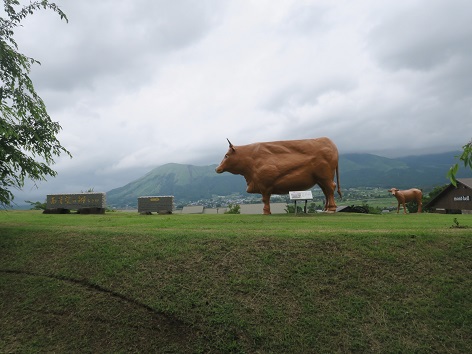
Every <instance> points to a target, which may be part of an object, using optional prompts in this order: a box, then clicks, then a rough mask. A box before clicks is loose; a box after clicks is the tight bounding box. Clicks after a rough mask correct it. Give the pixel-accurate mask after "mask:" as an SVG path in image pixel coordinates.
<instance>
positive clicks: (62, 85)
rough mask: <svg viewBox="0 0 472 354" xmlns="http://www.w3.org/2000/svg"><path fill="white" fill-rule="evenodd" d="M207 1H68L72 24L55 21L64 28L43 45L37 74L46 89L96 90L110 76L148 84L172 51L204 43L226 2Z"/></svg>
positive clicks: (126, 82) (121, 81)
mask: <svg viewBox="0 0 472 354" xmlns="http://www.w3.org/2000/svg"><path fill="white" fill-rule="evenodd" d="M207 4H208V2H205V1H202V2H200V1H199V2H193V1H188V0H181V1H172V2H168V1H154V2H148V1H124V2H120V3H116V2H111V1H107V2H101V3H97V4H96V6H98V7H100V8H101V9H102V11H98V10H97V9H91V8H90V6H89V5H88V4H87V3H86V2H76V3H74V4H69V6H63V9H64V11H65V12H66V13H67V15H68V18H69V24H65V23H60V21H59V20H57V21H53V22H51V23H50V26H52V27H51V31H53V32H54V31H60V33H56V34H55V33H50V34H49V36H50V37H51V38H53V39H52V42H51V43H49V45H48V47H47V48H44V49H42V50H41V49H38V56H40V57H41V58H38V59H40V61H42V62H43V65H42V67H41V68H40V69H35V70H34V74H35V75H34V79H35V80H36V81H37V82H39V83H40V85H41V88H44V89H53V90H58V91H60V90H68V91H71V90H73V89H78V88H79V89H80V88H83V89H93V88H95V86H96V85H97V83H98V82H99V81H100V80H102V79H104V78H106V79H107V80H111V81H112V82H113V81H114V82H115V83H116V85H123V86H126V85H131V86H135V85H143V84H145V83H146V82H147V79H150V78H151V77H152V74H153V72H154V70H156V68H158V67H159V66H161V65H162V64H163V63H164V62H165V61H166V59H167V58H168V55H169V54H170V53H172V52H174V51H176V50H180V49H183V48H185V47H187V46H189V45H191V44H192V43H195V42H198V41H199V40H201V39H202V38H203V37H204V36H205V35H206V33H208V31H209V30H210V29H211V28H212V27H213V26H215V25H216V24H217V19H218V16H216V15H215V11H216V12H217V13H218V11H220V10H221V8H222V6H215V9H210V7H209V6H207ZM94 6H95V5H94ZM104 8H110V9H113V11H106V10H105V11H104ZM39 25H40V24H39V22H38V26H39ZM46 31H47V29H44V30H43V33H45V32H46ZM34 41H35V39H34V38H32V39H31V41H30V45H34V43H33V42H34ZM38 42H41V41H38Z"/></svg>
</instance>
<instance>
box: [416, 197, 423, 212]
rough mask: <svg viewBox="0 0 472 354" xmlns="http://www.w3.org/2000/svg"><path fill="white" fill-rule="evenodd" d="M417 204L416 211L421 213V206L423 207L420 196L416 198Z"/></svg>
mask: <svg viewBox="0 0 472 354" xmlns="http://www.w3.org/2000/svg"><path fill="white" fill-rule="evenodd" d="M417 204H418V211H417V212H418V213H421V212H422V211H423V209H422V207H423V203H422V202H421V198H420V199H418V201H417Z"/></svg>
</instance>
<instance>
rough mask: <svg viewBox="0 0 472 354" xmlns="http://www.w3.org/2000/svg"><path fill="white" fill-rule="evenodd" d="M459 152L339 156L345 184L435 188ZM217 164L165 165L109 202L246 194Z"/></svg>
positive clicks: (112, 194)
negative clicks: (147, 198)
mask: <svg viewBox="0 0 472 354" xmlns="http://www.w3.org/2000/svg"><path fill="white" fill-rule="evenodd" d="M458 154H460V152H458V151H454V152H446V153H440V154H428V155H421V156H406V157H402V158H387V157H382V156H378V155H373V154H362V153H353V154H342V155H340V157H339V173H340V184H341V188H342V189H343V188H355V187H380V188H386V189H388V188H391V187H397V188H412V187H416V188H422V189H432V188H433V187H435V186H438V185H444V184H448V183H449V181H448V180H447V178H446V173H447V171H448V169H449V167H450V166H451V165H452V164H454V163H455V162H456V159H455V156H457V155H458ZM216 166H217V165H216V164H212V165H206V166H196V165H191V164H178V163H167V164H164V165H161V166H158V167H156V168H154V169H152V170H151V171H149V172H148V173H146V174H145V175H144V176H142V177H140V178H138V179H136V180H134V181H132V182H130V183H128V184H126V185H124V186H122V187H119V188H115V189H112V190H110V191H108V192H107V204H108V205H109V206H114V207H124V206H134V205H136V203H137V198H138V197H141V196H153V195H162V196H164V195H173V196H174V199H175V201H179V202H192V201H198V200H201V199H209V198H211V197H212V196H215V195H219V196H226V195H231V194H234V193H239V194H242V195H247V193H246V181H245V179H244V177H243V176H240V175H232V174H230V173H223V174H217V173H216V172H215V167H216ZM458 177H459V178H460V177H472V171H470V170H466V169H461V170H459V173H458Z"/></svg>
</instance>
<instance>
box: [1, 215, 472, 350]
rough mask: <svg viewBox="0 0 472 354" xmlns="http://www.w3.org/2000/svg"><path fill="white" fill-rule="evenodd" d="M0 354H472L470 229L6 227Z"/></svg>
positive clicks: (294, 224) (185, 220)
mask: <svg viewBox="0 0 472 354" xmlns="http://www.w3.org/2000/svg"><path fill="white" fill-rule="evenodd" d="M0 300H1V301H0V313H1V316H0V329H1V330H0V352H97V353H98V352H143V353H145V352H161V353H166V352H168V353H199V352H200V353H229V352H233V353H337V352H338V353H351V352H359V353H366V352H402V353H405V352H415V353H431V352H447V353H466V352H472V331H471V330H470V328H472V215H438V214H426V213H425V214H408V215H403V214H396V213H390V214H385V215H370V214H347V213H337V214H314V215H299V216H294V215H270V216H263V215H180V214H179V215H147V216H145V215H139V214H137V213H124V212H114V213H107V214H105V215H79V214H70V215H43V214H41V212H39V211H2V212H0Z"/></svg>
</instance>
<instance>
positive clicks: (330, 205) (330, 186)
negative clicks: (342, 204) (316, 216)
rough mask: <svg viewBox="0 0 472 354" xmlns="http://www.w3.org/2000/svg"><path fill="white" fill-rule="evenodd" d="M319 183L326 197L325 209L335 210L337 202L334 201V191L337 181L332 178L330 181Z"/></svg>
mask: <svg viewBox="0 0 472 354" xmlns="http://www.w3.org/2000/svg"><path fill="white" fill-rule="evenodd" d="M318 185H319V186H320V188H321V190H322V191H323V194H324V195H325V198H326V204H325V211H327V212H335V211H336V202H335V201H334V191H335V189H336V183H334V182H333V181H331V180H330V181H326V182H322V183H318Z"/></svg>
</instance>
